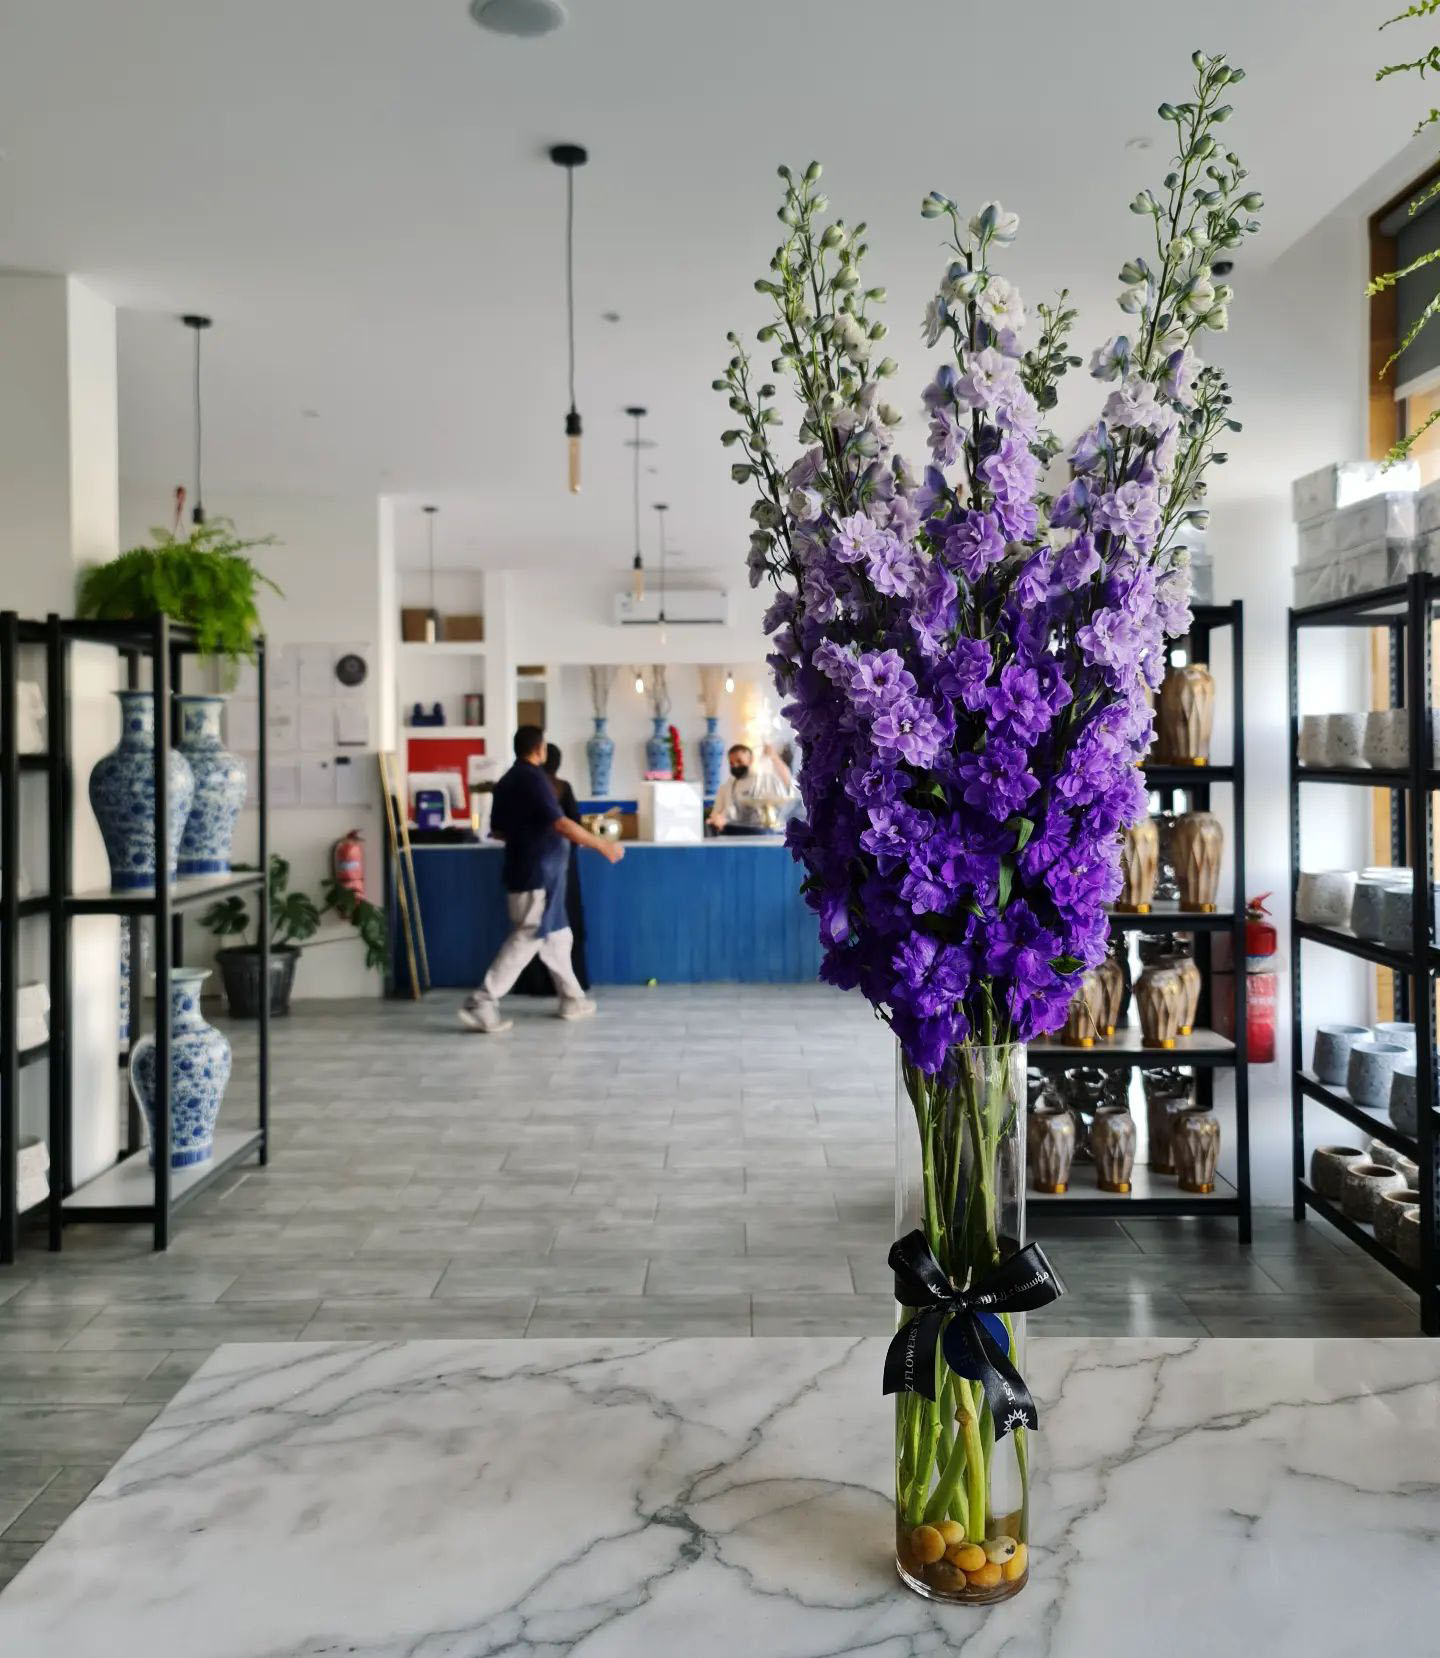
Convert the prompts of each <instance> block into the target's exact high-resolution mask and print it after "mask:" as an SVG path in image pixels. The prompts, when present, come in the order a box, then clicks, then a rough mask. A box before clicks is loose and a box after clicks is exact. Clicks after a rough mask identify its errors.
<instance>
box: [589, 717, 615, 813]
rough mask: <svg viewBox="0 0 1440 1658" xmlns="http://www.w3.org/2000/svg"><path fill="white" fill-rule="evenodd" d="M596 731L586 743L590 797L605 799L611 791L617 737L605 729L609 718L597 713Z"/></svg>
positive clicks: (595, 718)
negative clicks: (612, 764) (611, 772)
mask: <svg viewBox="0 0 1440 1658" xmlns="http://www.w3.org/2000/svg"><path fill="white" fill-rule="evenodd" d="M594 720H595V733H594V735H593V736H592V737H591V738H590V740H589V741H588V742H587V743H586V744H585V761H586V764H587V765H588V766H589V767H590V797H591V799H592V800H604V799H605V797H606V796H607V795H608V794H609V793H610V766H611V762H612V761H613V760H614V758H615V739H614V738H613V737H612V736H611V735H610V733H609V732H608V731H607V730H606V729H605V727H606V726H607V725H609V723H610V722H609V720H608V719H607V718H606V717H605V715H604V714H596V715H595V716H594Z"/></svg>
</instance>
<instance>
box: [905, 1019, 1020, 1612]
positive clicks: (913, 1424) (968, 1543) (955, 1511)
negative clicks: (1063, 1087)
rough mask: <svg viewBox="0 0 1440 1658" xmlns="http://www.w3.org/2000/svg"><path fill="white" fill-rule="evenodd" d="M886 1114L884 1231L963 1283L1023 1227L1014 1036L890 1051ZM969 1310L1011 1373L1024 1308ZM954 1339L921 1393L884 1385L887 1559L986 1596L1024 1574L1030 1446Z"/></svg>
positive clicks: (935, 1593)
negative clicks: (888, 1420) (888, 1421)
mask: <svg viewBox="0 0 1440 1658" xmlns="http://www.w3.org/2000/svg"><path fill="white" fill-rule="evenodd" d="M895 1128H896V1148H895V1149H896V1187H895V1211H896V1222H897V1225H896V1236H897V1237H904V1236H905V1235H906V1234H907V1233H910V1232H913V1231H915V1230H916V1229H919V1230H921V1231H923V1232H924V1234H925V1239H926V1242H927V1244H928V1245H929V1248H930V1251H931V1253H932V1254H933V1255H934V1257H935V1260H936V1262H938V1263H939V1266H940V1269H941V1271H942V1272H943V1273H944V1274H945V1276H946V1277H947V1278H948V1279H949V1280H950V1282H951V1284H952V1285H953V1286H954V1288H955V1289H956V1290H961V1291H965V1290H971V1291H973V1290H975V1289H977V1287H978V1286H980V1285H982V1284H983V1283H984V1281H985V1280H986V1279H987V1278H989V1277H990V1276H991V1274H993V1273H994V1271H995V1270H996V1268H997V1267H998V1266H999V1265H1000V1264H1001V1262H1003V1261H1005V1260H1007V1259H1008V1258H1009V1257H1010V1256H1012V1255H1014V1254H1016V1253H1017V1252H1018V1251H1019V1249H1020V1246H1021V1244H1022V1242H1023V1241H1024V1230H1025V1048H1024V1045H1023V1044H1020V1043H1013V1044H1010V1045H1008V1046H1004V1047H981V1046H971V1045H969V1044H962V1045H960V1046H959V1047H956V1048H954V1049H952V1051H951V1052H950V1054H949V1056H948V1057H947V1059H946V1061H945V1063H944V1065H943V1066H942V1067H941V1069H940V1070H939V1071H938V1072H937V1073H936V1074H935V1075H934V1076H926V1075H925V1074H924V1073H923V1072H921V1071H919V1070H917V1069H916V1068H915V1067H913V1066H912V1065H910V1064H909V1063H908V1062H907V1061H906V1060H905V1059H904V1058H903V1056H902V1058H901V1060H900V1070H899V1082H898V1086H897V1090H896V1121H895ZM901 1316H902V1321H903V1320H904V1319H906V1318H910V1317H918V1316H919V1314H917V1313H915V1312H914V1311H912V1309H910V1308H906V1307H902V1308H901ZM978 1317H979V1319H980V1321H981V1323H982V1324H983V1325H984V1328H985V1331H986V1333H987V1334H988V1336H989V1337H990V1338H991V1339H992V1341H993V1343H994V1345H995V1346H996V1347H997V1348H998V1349H999V1350H1000V1351H1001V1352H1002V1353H1004V1354H1005V1355H1007V1356H1008V1358H1009V1361H1010V1364H1011V1365H1012V1366H1014V1368H1015V1369H1016V1370H1017V1371H1020V1372H1021V1373H1022V1374H1023V1371H1024V1360H1025V1352H1024V1348H1025V1328H1024V1326H1025V1318H1024V1314H1023V1313H1004V1314H1000V1315H996V1314H993V1313H988V1312H981V1313H980V1314H979V1315H978ZM957 1347H958V1349H959V1353H958V1354H957ZM963 1352H964V1347H963V1344H957V1343H953V1342H942V1343H941V1344H940V1345H939V1346H937V1347H936V1350H935V1377H934V1393H935V1398H934V1399H933V1400H932V1399H929V1398H926V1397H925V1395H924V1394H923V1393H921V1392H901V1393H897V1394H896V1400H895V1550H896V1562H897V1564H898V1566H899V1569H900V1575H901V1577H902V1578H903V1579H904V1580H905V1582H906V1583H907V1584H908V1585H909V1587H910V1588H912V1589H914V1590H916V1591H917V1593H919V1594H922V1595H925V1596H927V1597H929V1598H930V1599H932V1600H947V1601H957V1602H962V1603H966V1604H969V1605H986V1604H989V1603H990V1602H992V1601H999V1600H1006V1599H1008V1598H1009V1597H1010V1596H1011V1595H1014V1594H1018V1593H1019V1591H1020V1590H1021V1589H1022V1588H1024V1586H1025V1582H1026V1578H1027V1574H1028V1571H1029V1537H1030V1469H1029V1452H1030V1447H1029V1439H1028V1435H1027V1433H1026V1430H1025V1428H1023V1427H1015V1428H1013V1429H1011V1430H1010V1431H1008V1432H1006V1431H1004V1428H1003V1425H1002V1431H1001V1433H999V1434H997V1432H996V1423H995V1418H994V1415H993V1414H992V1411H991V1408H990V1406H989V1404H988V1403H987V1402H986V1393H985V1388H984V1386H983V1385H982V1381H981V1370H980V1367H979V1366H978V1365H973V1364H968V1363H965V1362H964V1359H963V1356H961V1355H963ZM952 1361H956V1367H955V1368H952Z"/></svg>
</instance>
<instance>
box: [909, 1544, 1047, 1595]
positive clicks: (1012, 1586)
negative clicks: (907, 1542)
mask: <svg viewBox="0 0 1440 1658" xmlns="http://www.w3.org/2000/svg"><path fill="white" fill-rule="evenodd" d="M946 1566H948V1562H946V1561H943V1560H941V1561H937V1562H936V1564H935V1565H934V1566H923V1567H921V1568H919V1570H920V1571H921V1572H922V1573H928V1574H935V1575H934V1577H933V1578H931V1577H927V1576H923V1575H922V1576H916V1574H915V1572H914V1571H912V1570H911V1569H910V1568H909V1567H908V1566H906V1565H905V1563H904V1562H903V1561H902V1560H900V1559H899V1558H898V1556H897V1558H896V1561H895V1570H896V1571H897V1572H898V1573H899V1576H900V1581H901V1582H902V1583H903V1584H904V1585H905V1587H906V1588H907V1589H910V1590H913V1592H914V1593H915V1594H917V1595H920V1596H922V1597H923V1598H924V1599H925V1600H936V1601H939V1602H940V1603H941V1604H942V1605H944V1606H997V1605H998V1604H999V1603H1000V1602H1001V1601H1002V1600H1010V1599H1012V1598H1013V1597H1014V1596H1015V1595H1018V1594H1019V1593H1020V1591H1021V1590H1022V1589H1023V1588H1024V1587H1025V1585H1026V1584H1027V1583H1028V1582H1029V1581H1030V1572H1029V1569H1028V1568H1027V1569H1026V1570H1025V1571H1024V1572H1023V1573H1022V1574H1021V1576H1019V1577H1017V1578H1015V1579H1014V1580H1013V1581H1012V1582H1009V1583H1007V1582H1005V1581H1004V1580H1003V1579H1002V1580H1001V1581H1000V1582H999V1583H997V1584H996V1585H995V1586H994V1588H992V1589H978V1588H976V1589H972V1588H971V1587H970V1586H969V1584H966V1586H965V1587H964V1588H963V1589H960V1588H956V1587H954V1586H953V1585H952V1584H949V1583H946V1582H945V1581H944V1574H941V1573H939V1572H938V1571H937V1568H938V1567H946ZM948 1571H949V1572H950V1573H953V1574H954V1576H955V1577H960V1578H963V1577H964V1575H965V1574H964V1573H963V1572H962V1571H961V1570H960V1569H959V1567H957V1566H948Z"/></svg>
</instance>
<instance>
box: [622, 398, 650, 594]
mask: <svg viewBox="0 0 1440 1658" xmlns="http://www.w3.org/2000/svg"><path fill="white" fill-rule="evenodd" d="M625 413H626V414H627V415H629V416H630V418H631V420H633V421H634V422H635V436H634V437H633V438H631V439H630V447H631V448H632V449H633V450H634V451H635V473H634V494H635V499H634V506H635V557H634V558H633V559H632V560H631V564H630V569H631V572H632V574H631V577H630V590H631V592H632V593H633V594H634V595H635V603H636V604H639V603H640V601H641V600H642V599H643V598H644V597H645V560H644V559H643V558H642V557H641V556H640V450H641V447H642V445H641V442H640V422H641V421H642V420H643V419H644V418H645V414H646V411H645V410H644V409H642V408H641V407H640V406H639V404H636V403H632V404H631V405H630V406H629V408H627V409H626V411H625Z"/></svg>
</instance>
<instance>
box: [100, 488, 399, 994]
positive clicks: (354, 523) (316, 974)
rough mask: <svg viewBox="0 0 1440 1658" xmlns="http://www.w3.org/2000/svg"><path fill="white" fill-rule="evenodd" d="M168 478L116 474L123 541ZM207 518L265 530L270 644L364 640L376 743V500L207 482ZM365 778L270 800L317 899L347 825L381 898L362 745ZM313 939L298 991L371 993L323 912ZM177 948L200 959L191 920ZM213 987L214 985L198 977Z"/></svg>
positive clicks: (351, 950) (375, 986)
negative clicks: (351, 797) (320, 804)
mask: <svg viewBox="0 0 1440 1658" xmlns="http://www.w3.org/2000/svg"><path fill="white" fill-rule="evenodd" d="M172 487H173V485H166V484H160V485H155V486H150V487H145V486H141V485H140V484H138V483H136V482H134V481H132V480H129V479H122V481H121V495H120V520H121V530H122V539H123V543H124V545H126V546H133V545H134V544H135V543H136V542H139V541H143V540H146V539H148V535H149V530H150V527H151V526H152V525H154V524H157V523H161V522H164V521H167V520H168V517H169V508H170V493H171V488H172ZM209 494H210V498H209V499H208V500H207V502H206V507H207V510H208V512H209V513H210V515H211V516H212V517H218V516H222V515H223V516H224V517H227V518H231V519H233V520H234V521H235V524H236V527H237V528H238V530H239V531H240V532H241V533H242V534H244V535H247V536H252V535H266V534H273V535H274V536H275V538H276V543H277V544H276V545H275V546H274V547H269V548H260V549H258V550H257V551H256V552H255V553H254V554H252V557H254V558H255V560H256V562H257V563H258V564H259V565H260V567H261V569H262V570H263V571H264V572H265V573H266V574H267V575H269V576H271V577H272V578H273V579H274V580H275V581H276V582H277V583H278V584H279V585H280V587H281V588H283V590H284V593H283V597H282V596H277V595H276V594H273V593H270V592H268V591H266V592H262V595H261V600H260V608H261V614H262V619H263V623H264V627H265V633H266V637H267V640H268V642H269V645H270V647H271V649H272V650H273V649H274V648H276V647H277V646H282V645H300V644H326V643H336V644H339V643H345V642H352V643H361V642H364V643H365V644H366V645H367V646H368V647H369V661H370V676H369V678H368V680H367V681H366V695H367V698H368V702H369V710H370V728H371V732H372V734H374V735H375V741H376V742H377V744H378V740H379V737H378V734H379V731H380V729H381V727H380V717H381V703H382V685H381V672H380V661H379V650H378V647H379V642H380V637H381V634H380V627H381V615H380V605H381V598H382V584H381V579H380V568H379V553H378V546H379V532H378V526H377V506H376V498H375V496H373V495H360V494H357V495H356V496H354V497H352V498H347V499H343V500H342V499H338V498H331V497H323V496H313V497H312V496H298V495H278V494H275V495H270V494H252V495H236V494H227V493H224V492H220V491H212V492H209ZM361 763H363V764H364V766H365V768H366V771H367V774H368V776H369V777H370V779H371V785H372V787H371V791H370V800H369V803H368V804H367V805H366V806H363V807H353V806H343V807H325V808H311V809H304V808H283V809H281V808H273V809H272V810H271V813H270V847H271V850H272V851H273V852H278V853H279V854H281V856H283V857H286V858H288V859H289V860H290V863H291V885H292V887H298V888H302V889H303V890H305V891H307V892H309V893H311V894H312V896H315V897H316V898H317V899H318V897H319V886H320V881H321V879H322V878H323V877H324V876H325V875H326V874H327V873H328V872H329V869H330V849H331V847H332V846H333V845H334V843H335V842H336V841H337V840H339V839H340V838H341V836H342V835H344V834H345V832H346V831H347V830H348V829H350V828H353V827H358V828H359V829H360V830H361V831H362V833H363V834H364V837H365V846H366V881H367V896H368V897H370V898H371V899H372V900H374V901H376V902H379V901H380V899H381V895H382V891H383V887H382V870H383V867H384V857H385V819H384V814H383V813H382V812H381V811H380V786H379V776H378V770H377V767H376V763H375V758H374V755H373V753H372V754H367V755H365V756H364V757H363V761H362V762H361ZM257 834H258V829H257V820H256V814H255V813H254V812H253V811H247V812H242V813H241V816H240V821H239V824H238V825H237V828H236V834H235V856H236V858H237V860H244V861H247V862H253V861H254V860H255V858H256V856H257V854H258V841H257ZM321 936H322V937H323V938H325V939H327V940H329V939H332V938H333V939H335V940H336V942H333V943H331V942H326V943H323V944H317V945H316V946H314V947H313V948H311V949H307V951H306V952H305V955H304V958H303V959H302V961H301V964H300V969H299V972H298V973H297V975H296V980H295V995H296V997H297V998H300V999H304V998H329V997H341V996H377V995H379V993H380V987H381V979H380V975H379V974H378V973H372V972H369V971H367V970H366V968H365V965H364V952H363V951H362V950H361V948H360V945H359V942H358V941H357V939H356V938H355V935H354V932H353V930H352V929H350V928H347V927H344V926H342V925H340V924H339V923H336V922H335V921H334V920H333V919H332V920H331V921H329V922H327V924H326V927H325V929H324V932H323V933H322V935H321ZM186 937H187V948H188V949H189V951H190V953H191V955H192V957H193V959H196V960H199V959H202V951H205V950H207V949H208V940H207V939H206V936H205V935H204V934H203V933H202V932H201V931H200V929H199V927H198V926H195V925H193V924H191V925H190V926H189V927H188V928H187V934H186ZM208 988H211V989H214V988H216V987H214V986H213V985H212V986H210V987H208Z"/></svg>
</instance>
